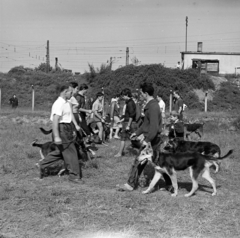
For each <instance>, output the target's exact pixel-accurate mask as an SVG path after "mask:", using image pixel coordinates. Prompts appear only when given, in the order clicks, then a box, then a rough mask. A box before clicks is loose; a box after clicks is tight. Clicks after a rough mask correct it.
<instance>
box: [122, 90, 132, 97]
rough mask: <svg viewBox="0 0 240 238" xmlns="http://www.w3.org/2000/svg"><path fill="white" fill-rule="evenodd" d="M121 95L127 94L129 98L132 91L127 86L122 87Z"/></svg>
mask: <svg viewBox="0 0 240 238" xmlns="http://www.w3.org/2000/svg"><path fill="white" fill-rule="evenodd" d="M121 95H122V96H128V97H129V98H131V97H132V92H131V90H130V89H129V88H124V89H123V90H122V92H121Z"/></svg>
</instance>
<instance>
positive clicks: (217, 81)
mask: <svg viewBox="0 0 240 238" xmlns="http://www.w3.org/2000/svg"><path fill="white" fill-rule="evenodd" d="M210 79H211V80H212V81H213V83H214V85H215V88H216V90H218V89H219V88H220V84H221V83H223V82H227V81H228V80H227V79H226V78H225V77H221V76H213V75H211V76H210Z"/></svg>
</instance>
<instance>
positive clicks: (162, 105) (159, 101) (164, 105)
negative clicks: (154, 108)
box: [157, 92, 166, 128]
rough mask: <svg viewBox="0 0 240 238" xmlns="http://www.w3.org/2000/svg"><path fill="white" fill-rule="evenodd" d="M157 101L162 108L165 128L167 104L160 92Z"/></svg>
mask: <svg viewBox="0 0 240 238" xmlns="http://www.w3.org/2000/svg"><path fill="white" fill-rule="evenodd" d="M157 100H158V105H159V107H160V111H161V114H162V126H163V128H164V127H165V124H166V115H165V107H166V104H165V102H164V101H163V99H162V95H161V93H160V92H158V94H157Z"/></svg>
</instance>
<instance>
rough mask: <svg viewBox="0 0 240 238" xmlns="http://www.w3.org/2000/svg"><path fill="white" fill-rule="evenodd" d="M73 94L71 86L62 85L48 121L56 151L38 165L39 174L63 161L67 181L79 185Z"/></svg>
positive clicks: (79, 170) (77, 128) (77, 127)
mask: <svg viewBox="0 0 240 238" xmlns="http://www.w3.org/2000/svg"><path fill="white" fill-rule="evenodd" d="M72 93H73V87H72V86H71V85H68V84H66V85H62V86H61V87H60V95H59V97H58V99H57V100H56V101H55V102H54V104H53V106H52V110H51V117H50V120H51V121H52V131H53V138H54V143H55V145H56V147H57V148H56V149H55V150H54V151H52V152H50V153H49V154H48V155H47V156H46V157H45V159H44V160H42V161H41V163H40V173H42V171H43V170H44V169H45V168H47V167H48V166H51V165H52V164H54V163H55V162H56V161H58V160H60V159H62V158H63V159H64V162H65V165H66V169H67V170H68V171H69V181H71V182H75V183H81V182H82V181H81V167H80V163H79V161H78V152H77V149H76V146H75V139H74V138H75V134H76V133H75V130H77V131H79V130H80V127H79V125H78V124H77V122H76V120H75V118H74V115H73V112H72V108H71V105H70V102H69V101H68V100H69V99H70V98H71V96H72Z"/></svg>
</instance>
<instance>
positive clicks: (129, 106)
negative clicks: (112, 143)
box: [114, 88, 137, 157]
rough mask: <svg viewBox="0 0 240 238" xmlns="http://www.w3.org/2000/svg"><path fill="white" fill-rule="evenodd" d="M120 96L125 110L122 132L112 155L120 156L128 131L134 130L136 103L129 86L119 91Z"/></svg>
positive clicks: (135, 125)
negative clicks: (118, 145) (116, 148)
mask: <svg viewBox="0 0 240 238" xmlns="http://www.w3.org/2000/svg"><path fill="white" fill-rule="evenodd" d="M121 96H122V98H123V99H124V100H125V101H126V102H125V103H126V110H125V114H124V118H123V123H122V133H121V142H120V148H119V151H118V153H117V154H116V155H114V157H121V156H122V155H123V153H124V148H125V142H126V140H127V139H128V138H129V135H130V134H129V133H132V132H134V131H135V130H136V127H137V124H136V104H135V102H134V101H133V98H132V92H131V90H130V89H129V88H125V89H123V90H122V92H121Z"/></svg>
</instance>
